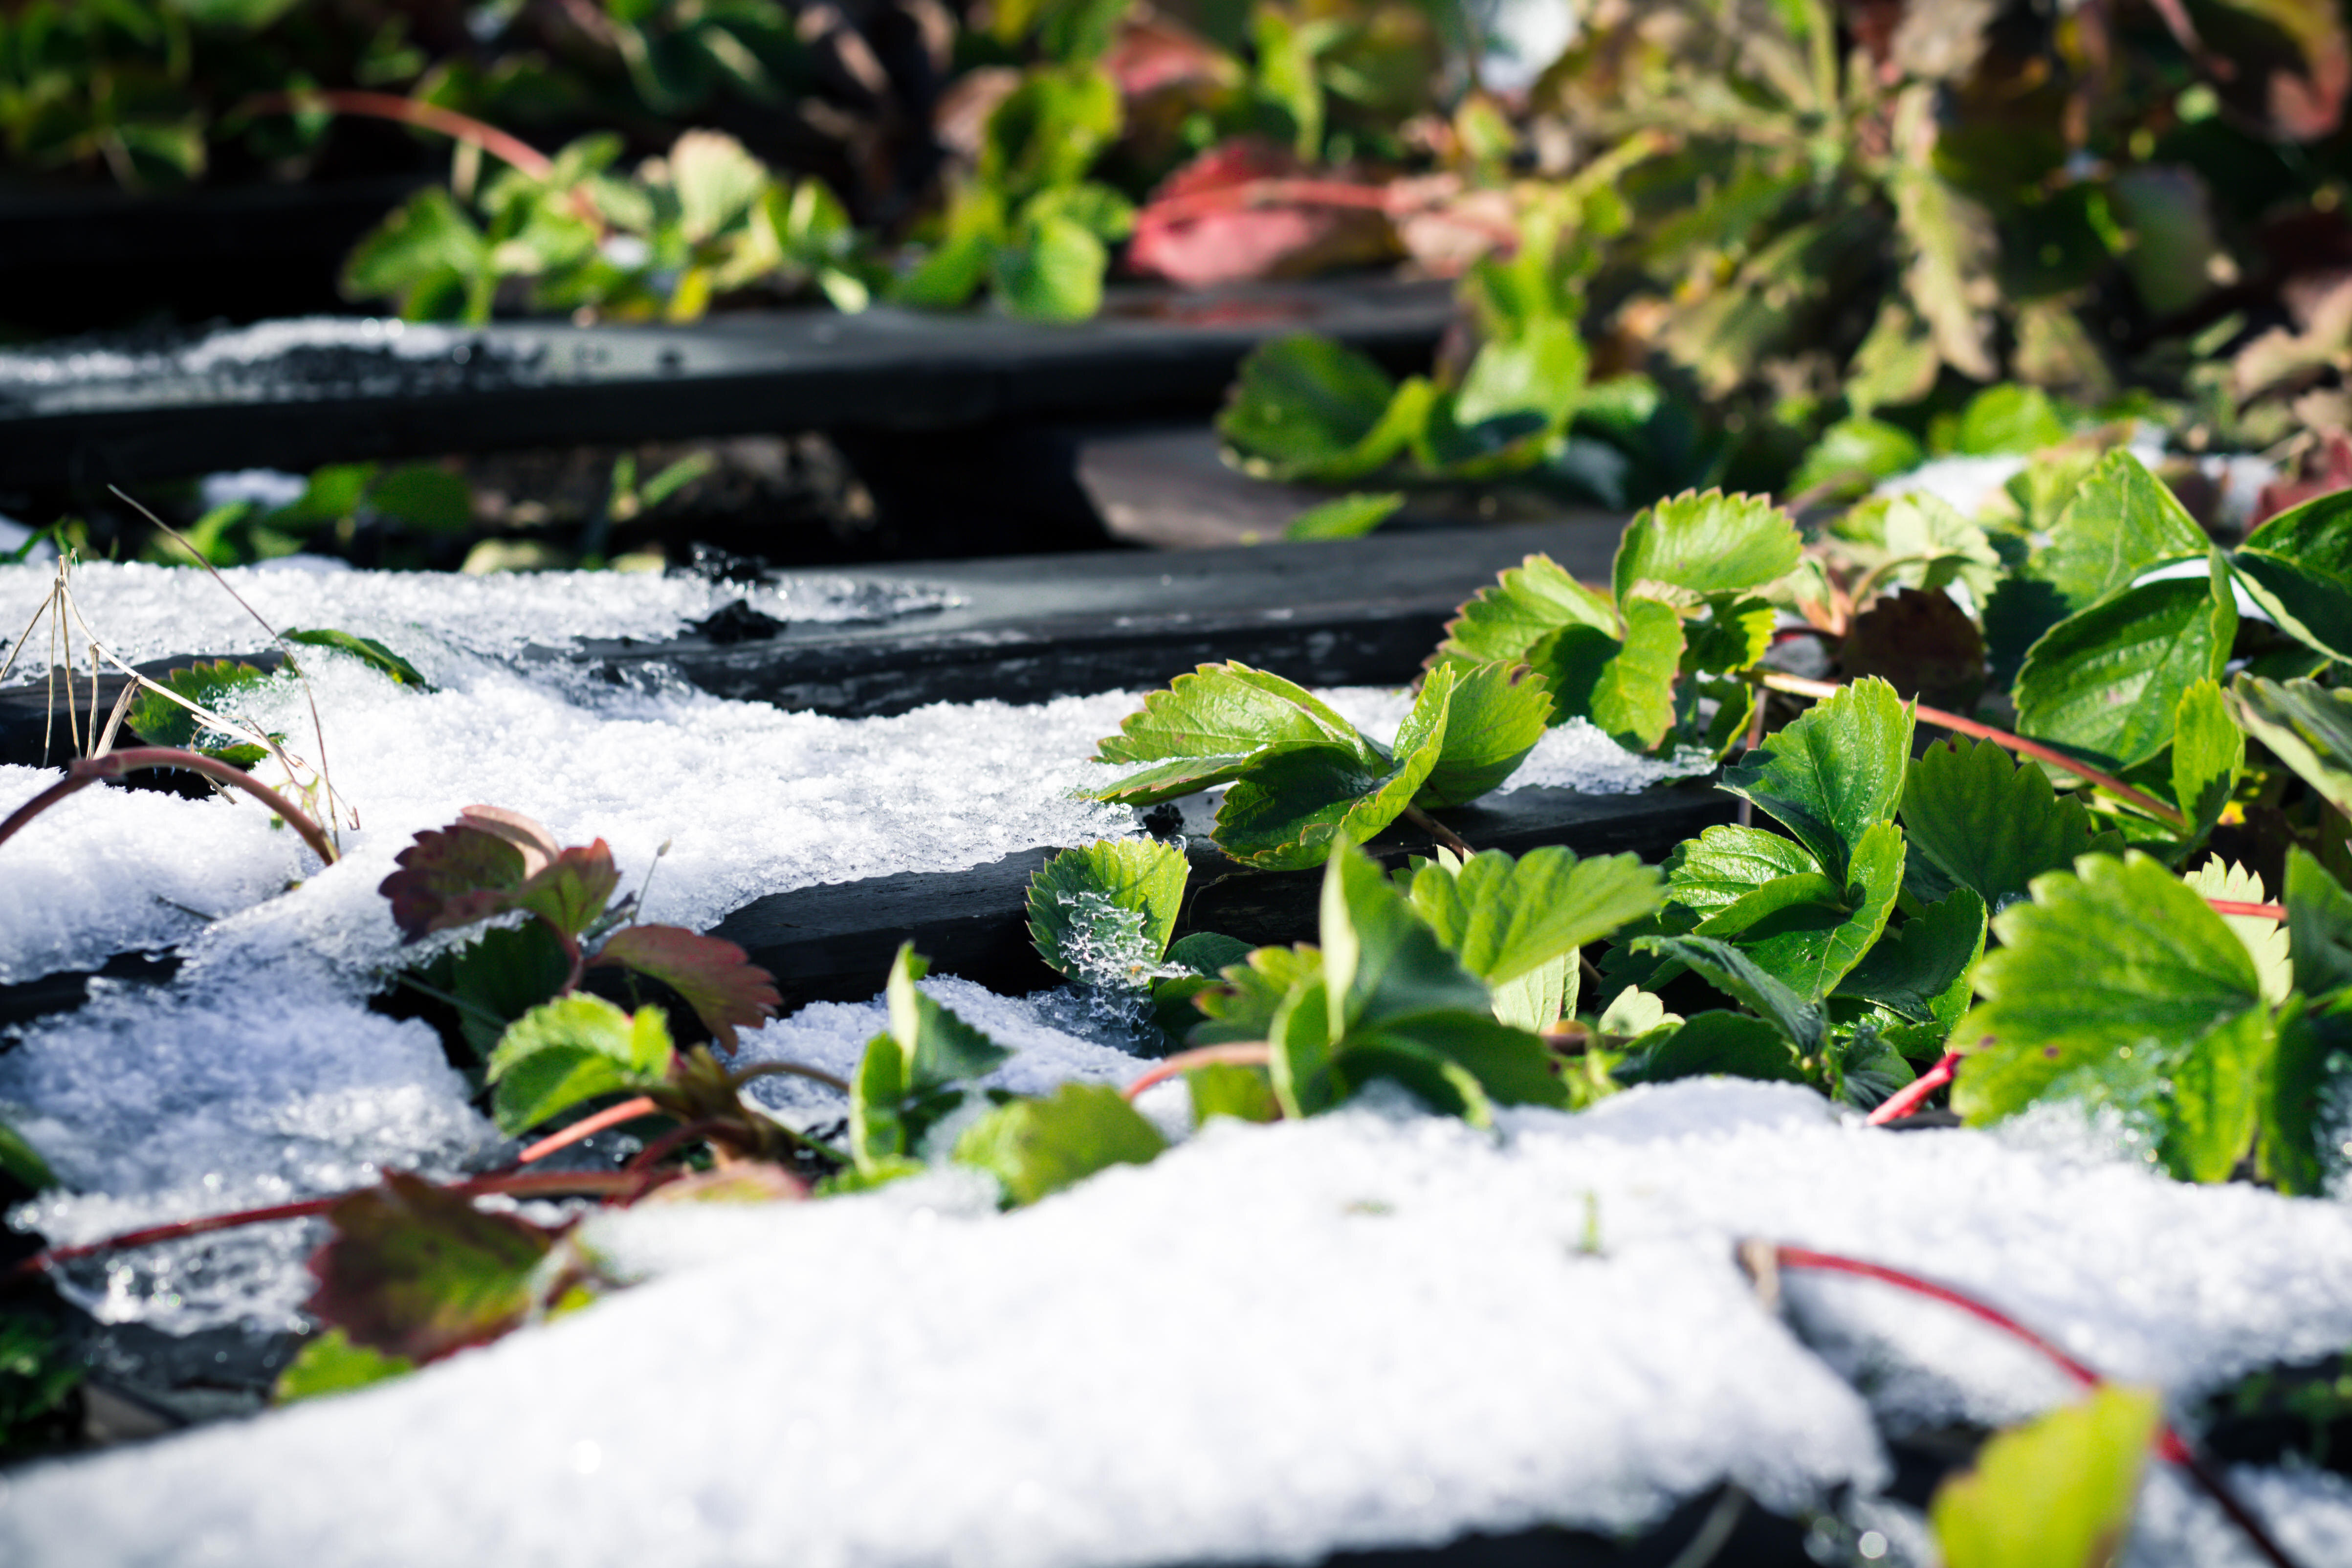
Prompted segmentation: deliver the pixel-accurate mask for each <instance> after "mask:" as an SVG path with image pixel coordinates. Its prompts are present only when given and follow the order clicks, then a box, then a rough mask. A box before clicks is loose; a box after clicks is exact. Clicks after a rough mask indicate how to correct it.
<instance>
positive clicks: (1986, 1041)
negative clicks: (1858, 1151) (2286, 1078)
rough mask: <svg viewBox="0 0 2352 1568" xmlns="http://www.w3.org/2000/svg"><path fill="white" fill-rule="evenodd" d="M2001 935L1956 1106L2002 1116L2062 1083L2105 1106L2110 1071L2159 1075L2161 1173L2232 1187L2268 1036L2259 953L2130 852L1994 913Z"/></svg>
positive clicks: (2159, 869) (1967, 1035) (2050, 879)
mask: <svg viewBox="0 0 2352 1568" xmlns="http://www.w3.org/2000/svg"><path fill="white" fill-rule="evenodd" d="M1993 930H1994V931H1995V932H1996V933H1997V934H1998V935H1999V936H2000V940H2001V943H2002V945H2001V947H2000V948H1999V949H1998V950H1996V951H1994V952H1988V953H1987V954H1985V956H1984V958H1983V960H1982V961H1981V962H1980V963H1979V964H1978V965H1977V969H1976V987H1977V992H1978V994H1979V996H1980V997H1982V998H1983V1000H1982V1001H1980V1002H1979V1004H1978V1005H1977V1007H1976V1009H1975V1011H1973V1012H1971V1013H1970V1014H1969V1016H1967V1017H1965V1018H1963V1019H1962V1020H1961V1021H1960V1025H1959V1028H1958V1038H1959V1041H1960V1043H1961V1046H1962V1048H1963V1049H1966V1050H1968V1051H1969V1056H1968V1057H1967V1058H1966V1059H1965V1060H1964V1061H1963V1062H1962V1063H1961V1065H1960V1070H1959V1075H1958V1080H1957V1082H1956V1083H1955V1084H1954V1086H1953V1089H1952V1105H1953V1109H1955V1110H1958V1111H1959V1112H1960V1113H1961V1115H1963V1116H1965V1117H1966V1118H1968V1120H1969V1121H1971V1122H1987V1121H1999V1120H2000V1119H2001V1118H2003V1117H2006V1116H2010V1115H2012V1114H2014V1113H2016V1112H2017V1111H2019V1110H2023V1109H2024V1108H2025V1107H2026V1106H2027V1105H2029V1104H2031V1103H2032V1101H2033V1100H2036V1099H2039V1098H2040V1097H2041V1096H2042V1094H2043V1093H2045V1092H2046V1091H2048V1090H2049V1089H2051V1087H2052V1086H2053V1084H2055V1083H2057V1082H2058V1081H2059V1080H2060V1079H2062V1078H2065V1079H2068V1080H2069V1082H2070V1083H2073V1084H2079V1085H2081V1086H2082V1087H2083V1089H2084V1092H2086V1093H2089V1094H2091V1095H2092V1096H2094V1097H2095V1098H2096V1097H2098V1096H2100V1095H2103V1094H2105V1093H2107V1092H2109V1091H2108V1090H2107V1089H2106V1088H2105V1082H2106V1079H2105V1078H2104V1077H2103V1075H2105V1074H2106V1073H2108V1071H2109V1069H2113V1068H2121V1069H2122V1071H2123V1073H2124V1074H2125V1075H2126V1076H2127V1077H2137V1076H2138V1075H2141V1074H2144V1073H2149V1072H2157V1073H2161V1074H2164V1075H2165V1076H2168V1077H2169V1078H2170V1079H2171V1080H2172V1092H2171V1093H2170V1094H2169V1095H2168V1096H2166V1097H2165V1098H2164V1100H2163V1102H2162V1104H2161V1106H2160V1108H2159V1113H2160V1114H2161V1115H2162V1117H2163V1119H2164V1121H2165V1132H2164V1141H2163V1147H2162V1149H2161V1150H2160V1151H2159V1152H2161V1153H2162V1154H2163V1155H2164V1158H2165V1161H2166V1163H2167V1164H2168V1165H2169V1166H2170V1167H2171V1168H2172V1169H2173V1170H2174V1171H2175V1172H2176V1173H2182V1174H2186V1175H2190V1176H2193V1177H2194V1178H2195V1179H2198V1180H2204V1181H2216V1180H2220V1179H2221V1178H2222V1177H2225V1176H2227V1175H2228V1174H2229V1171H2230V1168H2231V1165H2232V1164H2233V1163H2235V1161H2236V1159H2237V1157H2238V1155H2239V1154H2241V1153H2242V1152H2244V1149H2243V1145H2244V1142H2247V1141H2248V1140H2250V1139H2251V1136H2252V1120H2251V1119H2252V1110H2253V1103H2252V1085H2253V1084H2254V1083H2255V1082H2257V1081H2259V1079H2260V1077H2261V1073H2262V1070H2263V1066H2264V1063H2263V1053H2264V1052H2265V1051H2266V1049H2267V1047H2268V1043H2269V1036H2270V1029H2269V1014H2268V1011H2267V1010H2266V1009H2264V1008H2263V1006H2262V1000H2263V997H2262V977H2261V973H2260V972H2259V971H2258V970H2257V968H2256V966H2255V963H2254V958H2253V955H2252V953H2251V952H2248V951H2247V949H2246V944H2245V943H2244V942H2242V941H2241V940H2239V937H2238V934H2237V933H2236V932H2235V931H2231V929H2230V928H2229V926H2228V925H2227V924H2225V923H2224V922H2223V921H2222V919H2221V916H2220V915H2218V914H2215V913H2214V912H2213V910H2211V909H2210V907H2209V906H2208V905H2207V904H2206V902H2205V900H2204V899H2202V898H2201V897H2200V896H2199V895H2198V893H2197V892H2196V891H2195V890H2194V889H2191V888H2189V886H2187V885H2186V884H2185V883H2183V882H2181V881H2180V880H2179V879H2178V878H2176V877H2174V876H2173V875H2172V874H2171V873H2170V872H2169V871H2168V870H2166V869H2165V868H2164V867H2163V866H2162V865H2161V864H2160V863H2158V861H2155V860H2152V859H2150V858H2148V857H2147V856H2145V855H2142V854H2139V853H2137V851H2134V852H2131V853H2129V854H2127V855H2126V857H2125V858H2123V859H2121V860H2116V859H2113V858H2108V857H2106V856H2085V857H2084V858H2083V859H2082V860H2080V861H2079V862H2077V863H2076V868H2075V870H2074V872H2071V873H2070V872H2064V871H2053V872H2050V873H2048V874H2047V875H2044V876H2042V877H2040V878H2037V879H2035V881H2034V883H2033V901H2032V903H2025V904H2017V905H2013V906H2011V908H2010V909H2008V910H2003V911H2002V912H2001V913H2000V914H1998V915H1996V916H1995V917H1993ZM2242 1073H2243V1074H2244V1075H2245V1076H2243V1078H2242V1079H2241V1074H2242ZM2233 1138H2234V1139H2236V1140H2237V1141H2238V1142H2237V1146H2236V1147H2234V1148H2232V1147H2228V1146H2227V1145H2228V1142H2229V1141H2230V1140H2231V1139H2233Z"/></svg>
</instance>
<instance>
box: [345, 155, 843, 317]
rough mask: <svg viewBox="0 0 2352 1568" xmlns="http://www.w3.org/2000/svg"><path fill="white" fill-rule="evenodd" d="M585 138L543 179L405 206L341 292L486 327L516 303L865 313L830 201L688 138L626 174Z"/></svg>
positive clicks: (376, 232) (606, 312)
mask: <svg viewBox="0 0 2352 1568" xmlns="http://www.w3.org/2000/svg"><path fill="white" fill-rule="evenodd" d="M622 151H623V142H622V139H621V138H620V137H619V136H618V135H615V134H611V133H608V132H598V133H595V134H593V135H589V136H584V137H582V138H581V139H580V140H578V141H576V142H572V143H571V144H570V145H569V146H567V147H565V148H563V149H562V151H561V152H560V153H557V154H556V156H555V158H554V160H553V163H552V164H551V167H549V168H548V169H546V170H545V171H543V172H542V171H525V170H522V169H516V168H501V169H500V170H499V173H498V174H496V175H495V176H493V177H492V178H490V179H488V181H486V182H484V184H483V185H482V187H481V190H480V193H479V195H478V198H477V199H476V200H475V201H473V202H472V203H470V204H468V203H466V202H463V201H461V200H460V199H459V198H458V197H457V195H454V194H452V192H450V191H449V190H448V189H446V188H445V187H442V186H437V185H436V186H428V187H426V188H425V189H424V190H422V191H419V192H418V193H417V194H416V195H414V196H412V197H410V198H409V199H408V200H407V201H406V202H405V203H404V204H403V205H401V206H400V207H399V208H398V209H397V210H395V211H394V212H393V213H392V214H391V215H390V216H387V217H386V218H385V219H384V220H383V223H382V224H380V225H379V226H377V227H375V228H374V229H373V230H372V231H370V232H369V233H368V234H367V235H366V236H365V237H362V239H361V241H360V242H359V244H358V245H357V246H356V247H354V248H353V249H352V253H351V255H350V256H349V257H348V258H346V259H345V261H344V264H343V277H342V284H343V291H344V292H345V293H346V294H348V295H349V296H350V297H352V299H355V300H378V299H389V300H394V302H396V303H397V305H398V306H399V309H400V311H401V313H402V314H403V315H404V316H406V317H408V318H409V319H411V320H415V321H475V322H479V321H488V320H489V318H490V313H491V310H492V308H493V307H494V306H495V305H497V304H498V303H499V300H501V299H502V298H504V297H506V296H507V295H509V294H519V295H520V298H521V299H522V300H523V302H524V303H526V304H527V305H528V306H529V307H530V309H532V310H546V311H564V312H571V311H579V310H590V311H593V312H596V313H597V314H600V315H603V316H606V317H609V318H611V319H614V320H618V321H639V320H648V319H653V318H660V319H663V320H667V321H693V320H695V319H697V318H698V317H700V316H701V315H702V314H703V313H704V311H706V310H708V309H709V306H710V304H711V301H712V300H714V299H716V298H718V297H719V296H722V295H727V294H730V293H736V292H740V291H742V290H746V289H766V290H771V291H775V292H786V293H789V292H793V291H796V290H799V289H803V288H805V287H810V286H814V288H816V289H819V290H820V291H821V292H823V293H824V296H825V297H826V299H828V300H831V301H832V303H833V304H834V305H835V307H836V308H838V309H841V310H863V309H864V308H865V307H866V303H867V302H868V301H869V300H870V299H871V298H872V296H873V292H874V289H875V288H876V286H877V283H878V282H879V281H880V279H881V274H880V272H879V270H878V268H877V266H876V264H875V263H874V262H873V261H871V260H870V259H869V258H867V256H866V249H867V247H866V242H865V241H864V240H863V239H861V237H859V235H858V233H857V231H856V228H855V227H854V226H852V224H851V223H850V220H849V215H848V213H847V211H846V210H845V208H844V207H843V206H842V205H841V203H840V200H839V199H838V198H837V197H836V196H835V195H834V194H833V193H832V192H831V191H830V190H828V189H827V188H826V187H825V186H824V184H823V183H822V182H820V181H818V180H816V179H815V178H814V177H803V178H800V179H793V178H789V177H784V176H780V175H778V174H775V173H774V172H773V171H772V170H770V169H769V168H768V166H767V165H766V164H764V163H761V161H760V160H759V159H757V158H755V157H753V156H752V155H751V153H750V152H748V151H747V150H746V149H745V148H744V147H743V145H742V143H741V142H738V141H736V140H735V139H734V138H733V137H731V136H729V135H726V134H724V133H723V132H715V131H688V132H685V133H683V134H682V135H680V136H679V137H678V138H677V140H676V141H675V142H672V143H671V145H670V149H669V152H668V153H667V155H666V156H664V157H661V158H656V159H650V160H647V161H646V163H644V164H642V165H640V166H639V168H638V169H637V170H636V171H635V173H634V174H623V173H619V172H616V170H615V165H616V164H617V163H618V162H619V160H620V157H621V154H622Z"/></svg>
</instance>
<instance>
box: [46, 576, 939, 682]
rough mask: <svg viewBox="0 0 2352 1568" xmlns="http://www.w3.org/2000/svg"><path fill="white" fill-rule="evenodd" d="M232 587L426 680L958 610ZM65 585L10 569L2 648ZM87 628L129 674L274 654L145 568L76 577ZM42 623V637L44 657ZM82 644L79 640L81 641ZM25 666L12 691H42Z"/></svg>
mask: <svg viewBox="0 0 2352 1568" xmlns="http://www.w3.org/2000/svg"><path fill="white" fill-rule="evenodd" d="M221 575H222V576H223V577H224V578H225V579H226V581H227V582H228V583H229V584H230V585H231V586H232V587H234V588H235V589H236V593H237V594H238V595H240V596H242V597H243V598H244V599H245V600H246V602H247V604H250V605H252V606H253V608H254V610H255V611H257V612H258V613H259V614H260V616H262V617H263V618H264V619H265V620H267V621H268V622H269V624H270V625H272V626H278V627H280V628H286V627H294V626H305V627H311V628H317V627H321V626H326V627H332V628H334V629H336V630H339V631H347V632H353V633H356V634H358V635H359V636H361V637H375V638H378V639H380V640H382V641H383V642H384V643H385V644H386V645H387V646H389V647H392V648H393V650H394V652H396V653H399V654H400V655H401V656H402V657H404V658H407V659H408V660H409V661H410V662H411V663H413V664H415V666H416V667H417V668H419V669H422V670H424V671H425V674H426V676H427V678H428V679H435V680H437V679H439V677H437V676H435V675H434V674H433V670H434V668H436V667H439V668H446V667H447V666H449V665H450V664H451V663H452V662H454V661H459V660H462V659H463V658H464V657H465V656H467V655H468V654H471V655H477V656H480V657H483V658H493V659H502V660H511V659H513V658H517V657H518V656H520V655H523V654H524V653H525V652H526V651H527V650H530V649H533V648H540V649H549V648H556V647H562V646H564V645H565V644H568V643H571V642H572V641H574V640H575V639H578V638H583V637H600V638H618V637H638V638H644V639H648V640H650V639H657V638H663V637H676V636H677V635H679V634H680V633H681V632H682V631H684V630H685V629H686V626H687V623H688V622H690V621H697V620H700V619H701V618H703V617H704V616H709V615H711V614H712V613H714V612H715V611H717V610H719V609H720V608H721V607H722V606H724V605H727V604H729V603H730V602H731V601H733V600H735V599H739V598H748V599H749V600H750V601H751V605H752V606H753V607H754V608H756V609H758V610H760V611H761V612H762V613H764V614H767V615H772V616H776V617H777V618H779V619H781V620H784V621H814V622H842V621H857V622H865V621H882V620H889V619H894V618H896V617H898V616H908V615H918V614H920V613H922V612H924V611H926V610H937V609H940V608H944V607H946V606H948V605H951V604H954V603H956V602H958V601H957V600H956V599H955V597H954V595H950V594H949V593H947V592H946V591H945V590H943V589H940V588H937V587H933V586H930V585H928V584H920V583H900V582H893V581H889V580H887V579H886V580H879V581H877V580H874V579H854V578H849V577H840V576H830V575H825V574H815V575H795V576H786V577H782V578H779V579H778V580H776V581H775V582H773V583H772V584H761V585H760V586H758V587H756V588H750V589H747V588H746V587H744V586H743V585H741V584H714V583H709V582H705V581H704V580H703V579H701V578H699V577H692V576H683V575H681V576H662V575H657V574H651V573H620V572H534V573H511V574H494V575H488V576H470V577H469V576H463V575H453V574H448V573H436V572H347V573H333V574H324V573H310V572H305V573H301V574H291V575H289V574H287V573H285V572H283V571H271V570H269V569H268V568H266V567H259V566H239V567H232V568H229V569H228V570H226V571H225V572H223V573H222V574H221ZM54 580H55V572H54V570H53V568H51V567H49V566H47V565H23V566H0V637H15V636H16V635H17V634H18V632H19V630H20V629H21V628H23V627H25V626H26V625H27V624H28V623H30V622H31V621H32V619H33V616H34V612H35V611H36V610H37V609H38V608H39V607H40V605H41V604H42V601H43V600H45V599H46V598H47V595H48V593H49V588H50V584H51V583H52V582H53V581H54ZM73 595H74V599H75V602H76V603H77V604H78V605H79V606H80V609H81V614H82V618H83V619H84V620H85V621H86V622H88V624H89V628H90V630H91V631H93V632H95V633H97V634H98V636H99V637H100V638H101V639H103V640H104V641H105V643H106V645H107V646H108V647H110V648H112V649H113V650H114V651H115V652H116V653H117V654H119V655H121V657H122V658H125V659H127V660H129V661H130V662H131V663H133V664H136V663H139V662H142V661H143V660H147V659H155V658H169V657H173V656H178V655H185V654H192V653H203V654H214V655H217V654H250V653H258V652H262V651H264V650H266V649H268V648H269V647H273V646H274V645H273V644H272V642H271V641H270V638H269V636H268V633H267V632H265V631H264V630H263V629H262V628H261V626H259V625H258V624H257V623H256V622H255V620H254V618H253V616H251V615H248V614H247V612H246V610H245V609H244V608H243V607H242V606H241V605H238V604H237V603H236V600H235V599H233V598H231V597H230V596H229V595H227V594H225V593H223V592H222V591H221V588H220V585H219V584H217V583H215V582H214V581H213V579H212V577H211V575H210V574H207V573H204V572H197V571H193V570H189V569H186V568H183V567H176V566H156V565H150V564H147V563H142V562H122V563H115V562H89V563H82V564H80V565H79V566H77V567H76V568H75V569H74V574H73ZM77 640H78V641H79V637H77ZM34 643H35V646H36V647H46V643H47V628H46V623H44V625H43V626H42V627H41V628H38V629H37V630H36V631H35V633H34ZM27 664H28V661H27V660H26V659H22V658H20V659H18V660H17V661H16V669H15V670H14V671H12V672H11V674H10V679H11V680H12V681H13V682H15V683H18V684H22V683H26V682H29V681H35V680H38V679H42V677H43V667H42V666H41V665H40V664H39V663H38V662H37V661H32V662H31V666H30V668H27Z"/></svg>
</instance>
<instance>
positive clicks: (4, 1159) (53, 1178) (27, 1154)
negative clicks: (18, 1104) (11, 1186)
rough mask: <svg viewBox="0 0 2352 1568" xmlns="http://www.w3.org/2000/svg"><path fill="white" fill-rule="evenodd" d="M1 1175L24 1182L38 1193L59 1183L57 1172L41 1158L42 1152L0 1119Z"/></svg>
mask: <svg viewBox="0 0 2352 1568" xmlns="http://www.w3.org/2000/svg"><path fill="white" fill-rule="evenodd" d="M0 1175H5V1176H9V1177H12V1178H13V1179H15V1180H16V1181H19V1182H22V1183H23V1184H25V1185H26V1186H28V1187H30V1188H32V1189H33V1191H35V1192H37V1193H42V1192H47V1191H48V1189H50V1188H51V1187H54V1186H56V1185H57V1184H58V1176H57V1173H56V1172H55V1171H52V1170H50V1169H49V1163H48V1162H47V1160H44V1159H42V1158H41V1152H40V1151H39V1150H38V1149H36V1148H34V1147H33V1145H32V1143H31V1142H30V1141H28V1140H27V1139H26V1136H25V1135H24V1134H23V1133H21V1132H19V1131H16V1129H15V1128H13V1127H11V1126H9V1125H8V1124H7V1123H6V1122H5V1121H0Z"/></svg>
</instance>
